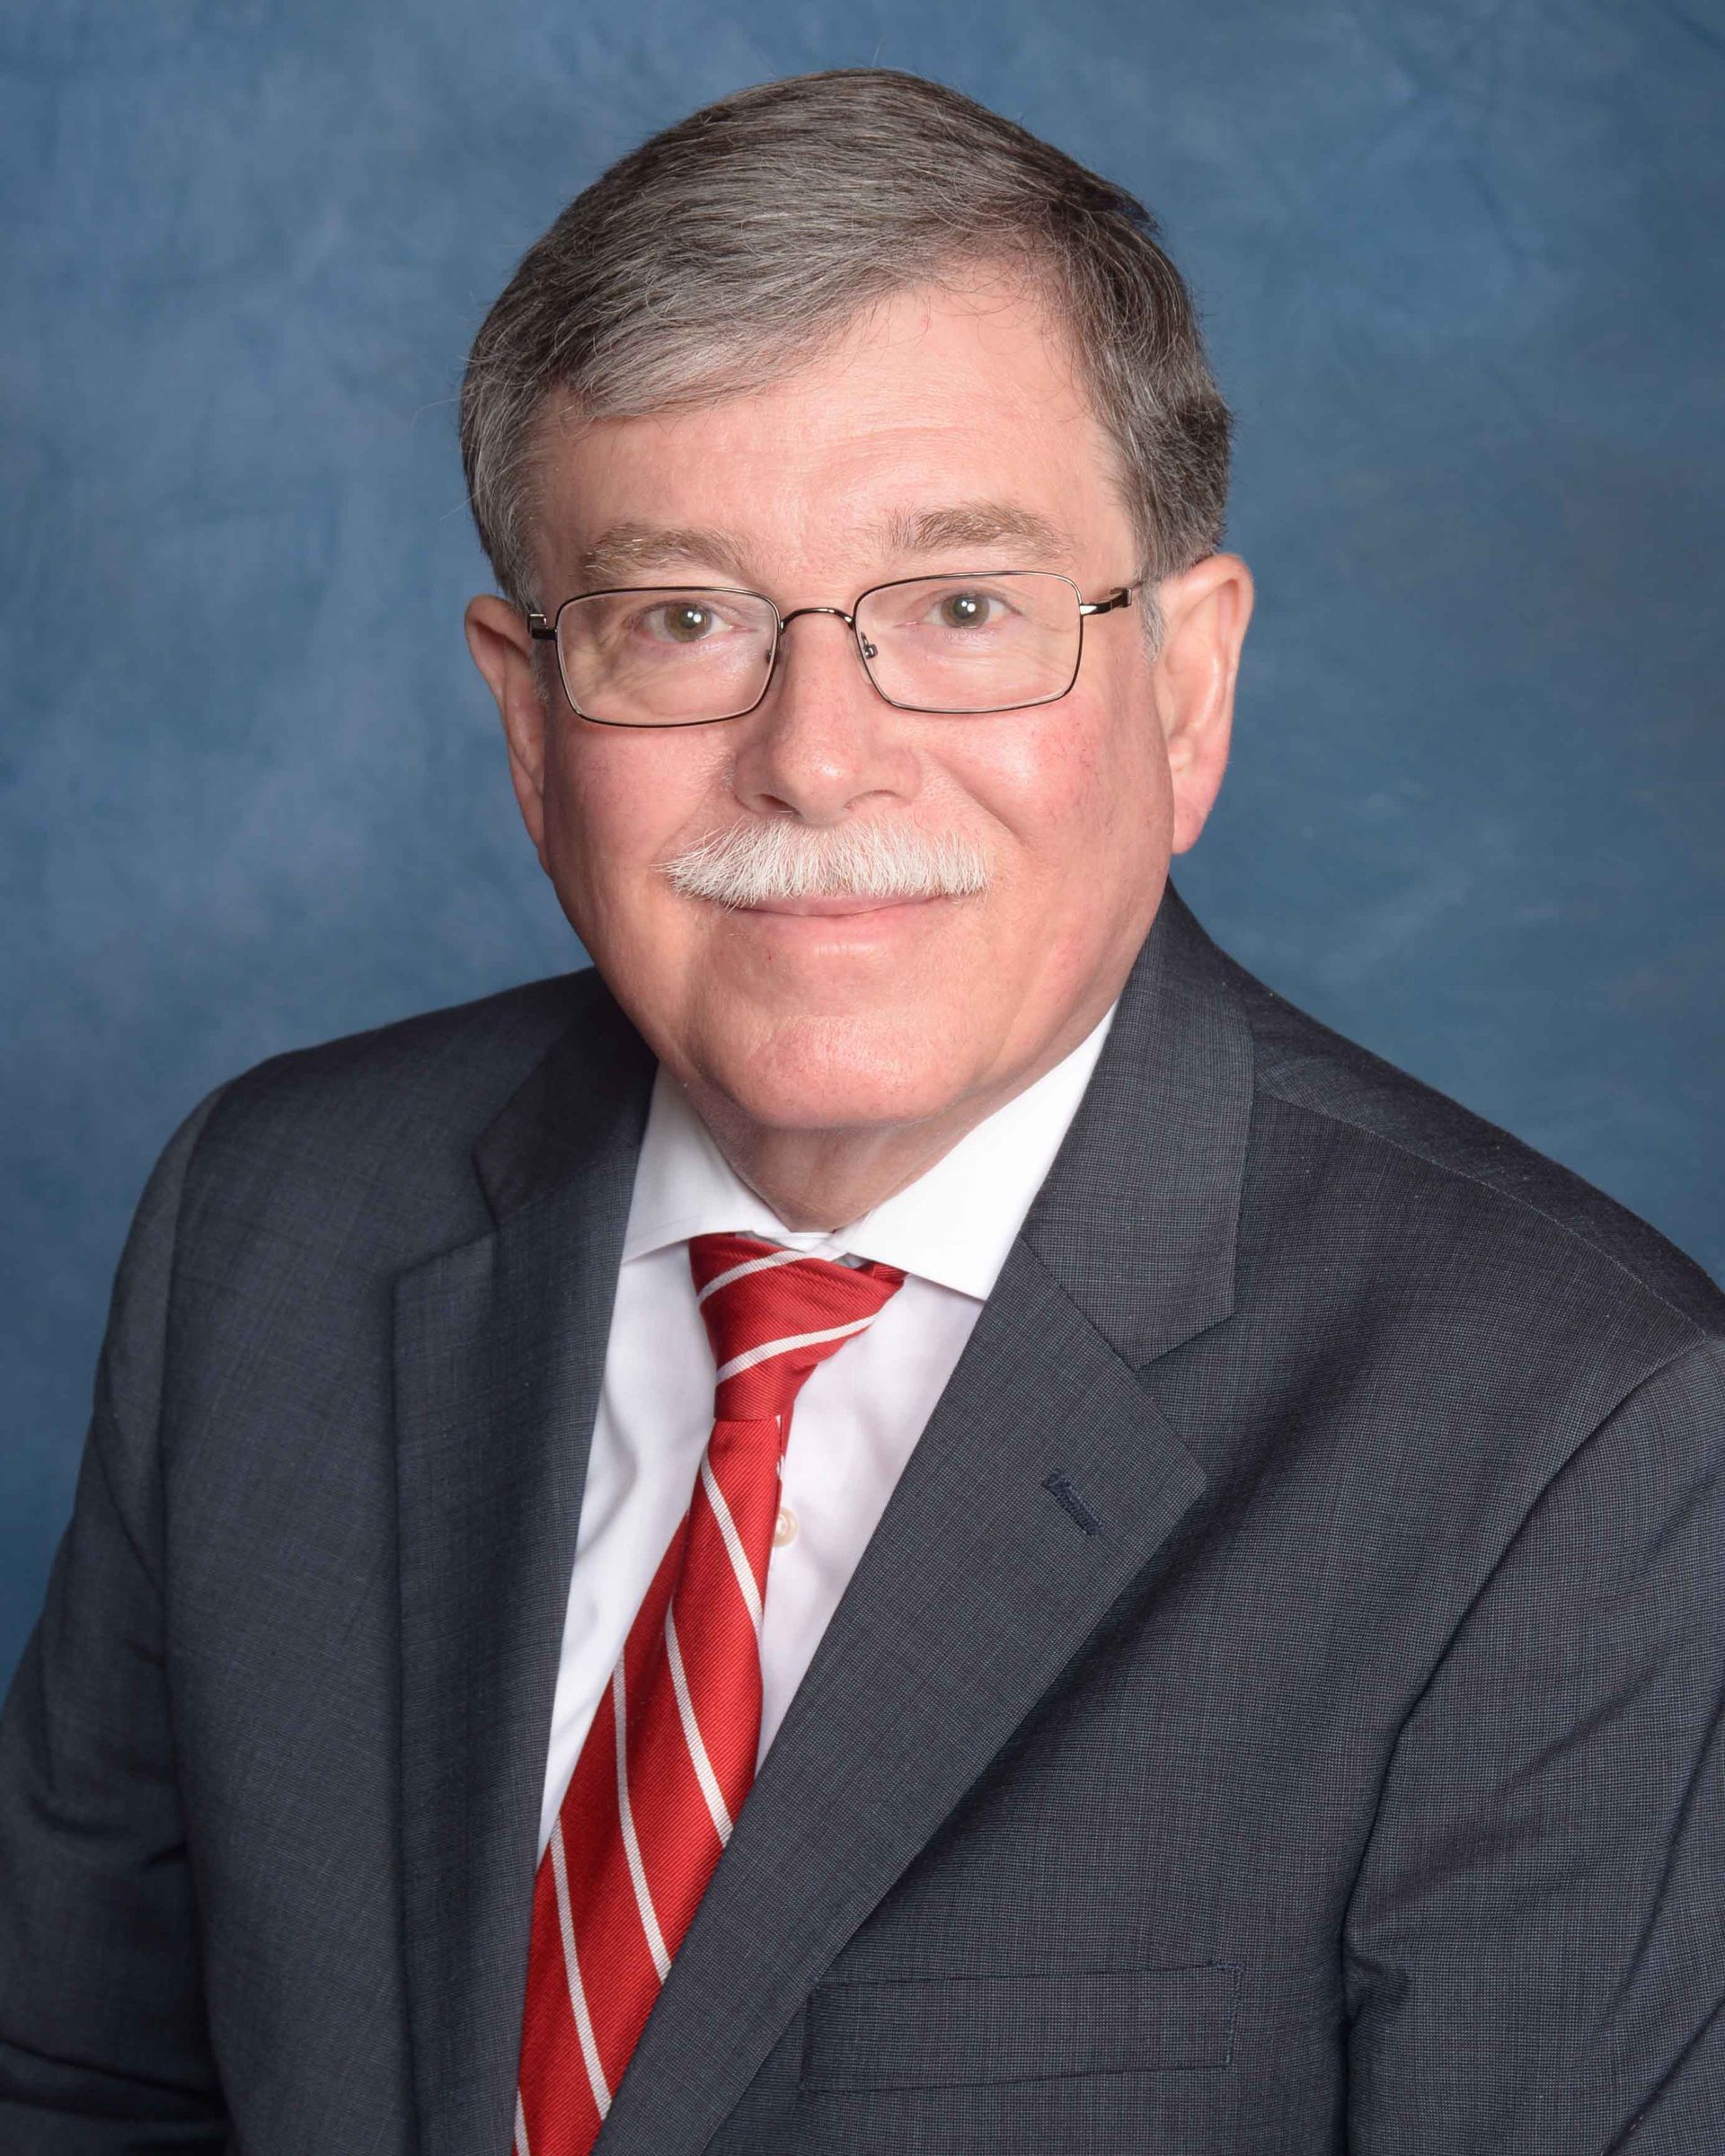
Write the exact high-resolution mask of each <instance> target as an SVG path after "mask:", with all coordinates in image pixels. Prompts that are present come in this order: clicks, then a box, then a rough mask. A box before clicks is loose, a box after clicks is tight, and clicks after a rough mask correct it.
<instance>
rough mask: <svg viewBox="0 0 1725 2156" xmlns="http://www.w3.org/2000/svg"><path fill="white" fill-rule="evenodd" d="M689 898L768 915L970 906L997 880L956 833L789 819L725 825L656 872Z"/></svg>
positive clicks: (974, 847)
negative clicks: (910, 902) (959, 901)
mask: <svg viewBox="0 0 1725 2156" xmlns="http://www.w3.org/2000/svg"><path fill="white" fill-rule="evenodd" d="M659 870H660V872H661V873H662V874H663V875H664V876H666V877H667V878H668V879H669V881H670V883H671V885H672V886H673V888H675V889H677V890H678V891H680V892H681V893H682V894H683V896H684V897H686V898H711V899H712V900H713V901H714V902H715V903H716V904H718V905H720V906H764V905H768V904H771V903H772V902H773V901H774V900H779V899H787V898H878V899H882V900H886V899H894V898H968V897H973V896H974V895H975V894H976V893H977V892H978V891H982V890H985V889H986V888H987V886H988V882H989V879H990V877H991V876H992V874H993V872H994V862H993V860H992V858H991V857H990V855H989V853H988V852H987V849H986V847H984V846H981V845H979V844H977V842H976V841H975V840H974V839H969V838H962V837H960V836H958V835H956V834H953V833H940V834H933V833H929V832H926V831H922V830H919V829H918V828H917V827H916V825H914V824H908V823H893V822H888V821H877V822H871V823H853V824H835V825H833V826H828V827H817V826H809V825H808V824H803V823H800V822H798V820H797V819H796V818H795V817H792V816H780V817H754V818H751V819H750V820H749V821H747V822H746V823H737V824H730V825H727V826H726V827H725V828H724V829H723V830H722V831H714V832H712V833H710V834H709V835H708V836H707V837H705V838H703V839H701V840H700V841H698V842H697V844H694V845H693V846H689V847H686V848H685V850H684V851H683V852H682V853H674V854H672V855H671V856H670V858H669V859H668V860H667V861H662V862H659Z"/></svg>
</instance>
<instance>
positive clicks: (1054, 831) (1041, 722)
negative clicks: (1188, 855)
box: [957, 697, 1170, 899]
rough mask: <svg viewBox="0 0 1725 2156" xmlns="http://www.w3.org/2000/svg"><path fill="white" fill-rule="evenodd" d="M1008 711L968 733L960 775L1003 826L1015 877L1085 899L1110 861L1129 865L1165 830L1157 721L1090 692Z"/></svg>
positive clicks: (1103, 878) (1095, 892)
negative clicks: (1012, 719) (980, 734)
mask: <svg viewBox="0 0 1725 2156" xmlns="http://www.w3.org/2000/svg"><path fill="white" fill-rule="evenodd" d="M1017 720H1018V723H1016V724H1015V725H1013V726H1012V727H1011V728H1010V729H1003V730H1002V731H1000V732H999V733H997V734H995V735H994V736H992V737H990V738H987V739H986V741H985V740H982V739H980V738H978V740H977V742H976V743H975V744H974V753H972V754H970V755H968V756H967V757H966V759H965V764H966V768H965V769H964V770H963V772H962V773H960V774H957V775H959V777H960V783H961V784H962V786H963V788H964V790H965V791H967V792H969V794H970V795H971V796H972V797H973V798H974V799H975V800H977V801H978V802H979V803H980V804H981V806H982V807H983V808H985V809H986V811H987V813H988V814H989V815H990V816H991V817H993V818H994V820H995V822H996V823H998V824H1000V825H1001V826H1004V828H1005V830H1006V831H1007V832H1009V833H1010V834H1011V836H1012V839H1013V841H1014V842H1015V844H1014V846H1013V855H1014V859H1015V864H1016V867H1017V870H1018V875H1019V877H1021V878H1022V879H1023V880H1024V881H1025V882H1027V883H1028V884H1030V885H1031V886H1032V887H1036V886H1046V885H1048V884H1049V883H1054V884H1056V885H1057V886H1059V887H1060V888H1061V891H1062V893H1063V895H1069V896H1071V897H1074V898H1079V897H1084V896H1085V895H1086V893H1087V894H1088V895H1089V897H1091V898H1092V899H1093V898H1094V897H1098V896H1100V895H1101V892H1100V889H1099V886H1105V885H1106V882H1107V879H1108V874H1109V871H1110V868H1112V869H1114V870H1117V871H1124V870H1128V869H1130V868H1135V867H1136V866H1137V863H1138V862H1139V861H1140V860H1141V858H1142V857H1144V856H1145V855H1146V853H1148V854H1154V851H1155V849H1156V847H1157V845H1158V844H1159V843H1161V842H1162V841H1163V838H1164V837H1165V834H1166V830H1167V827H1168V823H1169V816H1170V803H1169V789H1168V772H1167V759H1166V757H1165V755H1163V754H1162V747H1161V738H1160V732H1159V729H1157V727H1156V725H1155V721H1154V718H1153V717H1152V716H1151V715H1150V714H1149V713H1148V712H1147V711H1146V712H1145V713H1144V714H1143V715H1142V716H1139V715H1137V714H1136V713H1133V712H1131V711H1129V710H1127V711H1125V713H1124V715H1122V707H1121V706H1119V705H1112V706H1110V704H1108V703H1106V702H1103V701H1102V700H1101V698H1100V697H1098V698H1094V699H1089V700H1086V701H1084V702H1076V701H1075V700H1074V699H1072V698H1067V699H1064V700H1063V701H1062V702H1059V703H1057V704H1049V705H1048V706H1046V707H1044V708H1043V709H1041V710H1039V711H1026V712H1022V713H1020V714H1017ZM1080 869H1082V870H1083V873H1082V875H1079V874H1078V872H1077V871H1078V870H1080Z"/></svg>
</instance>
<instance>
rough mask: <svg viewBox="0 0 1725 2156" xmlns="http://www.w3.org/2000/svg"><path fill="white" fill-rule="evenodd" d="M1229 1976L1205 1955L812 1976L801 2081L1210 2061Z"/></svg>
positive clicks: (931, 2082) (820, 2085)
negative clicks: (1112, 1963)
mask: <svg viewBox="0 0 1725 2156" xmlns="http://www.w3.org/2000/svg"><path fill="white" fill-rule="evenodd" d="M1238 1977H1239V1971H1238V1970H1237V1969H1235V1968H1232V1967H1229V1966H1225V1965H1224V1964H1221V1963H1216V1962H1211V1963H1206V1964H1204V1965H1202V1966H1198V1967H1194V1968H1183V1969H1119V1970H1110V1971H1107V1972H1099V1973H1096V1974H1093V1975H1039V1976H931V1977H916V1978H900V1979H896V1980H892V1981H888V1982H879V1981H871V1982H866V1983H835V1984H821V1985H819V1986H818V1987H817V1989H816V1991H815V1993H814V1995H813V1997H812V1998H811V1999H810V2001H809V2019H808V2022H807V2025H806V2030H805V2035H804V2042H803V2055H802V2076H801V2084H802V2087H803V2088H804V2090H808V2091H809V2092H810V2093H816V2092H825V2091H830V2092H832V2093H835V2094H836V2093H838V2092H841V2091H844V2090H865V2089H877V2090H879V2089H942V2088H957V2087H961V2086H964V2085H966V2084H974V2083H977V2082H1004V2081H1045V2080H1049V2079H1058V2078H1064V2077H1066V2076H1070V2075H1079V2074H1095V2073H1162V2072H1204V2071H1210V2072H1215V2071H1217V2070H1219V2069H1222V2068H1225V2067H1226V2066H1227V2065H1228V2064H1229V2063H1230V2061H1231V2059H1232V2056H1233V2050H1234V1994H1235V1988H1236V1984H1237V1980H1238Z"/></svg>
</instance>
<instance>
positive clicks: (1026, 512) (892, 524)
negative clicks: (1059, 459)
mask: <svg viewBox="0 0 1725 2156" xmlns="http://www.w3.org/2000/svg"><path fill="white" fill-rule="evenodd" d="M881 530H882V534H883V535H884V537H885V538H886V540H887V543H888V544H889V546H890V547H891V548H892V551H893V552H895V553H898V554H940V553H945V552H948V551H949V550H950V549H951V548H952V547H955V546H997V545H999V543H1001V542H1002V541H1003V540H1007V541H1010V542H1011V543H1013V544H1014V545H1021V546H1028V547H1031V548H1033V549H1034V550H1035V552H1037V553H1038V554H1039V555H1048V554H1070V553H1072V552H1074V548H1073V543H1072V539H1071V537H1070V535H1068V534H1067V533H1066V532H1064V531H1062V530H1061V528H1060V526H1058V525H1057V524H1054V523H1051V522H1050V521H1049V519H1048V517H1044V516H1042V515H1040V514H1039V512H1038V511H1037V510H1035V509H1027V508H1022V507H1021V506H1020V505H1019V504H1018V503H1016V502H1011V501H960V502H955V503H953V504H952V505H951V507H950V508H940V509H921V510H918V511H916V512H915V513H914V514H913V513H911V512H908V511H905V510H897V511H895V512H894V513H893V514H892V515H891V516H889V517H887V518H885V519H884V521H883V523H882V526H881Z"/></svg>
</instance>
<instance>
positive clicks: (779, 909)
mask: <svg viewBox="0 0 1725 2156" xmlns="http://www.w3.org/2000/svg"><path fill="white" fill-rule="evenodd" d="M938 904H939V899H938V897H936V896H935V895H933V894H932V893H924V894H922V895H920V896H918V897H915V898H862V897H855V896H849V897H818V898H769V899H766V900H765V901H764V902H763V903H762V904H760V905H758V906H739V908H738V909H737V910H738V911H739V913H745V914H777V915H784V916H785V917H787V918H789V919H791V920H801V921H836V920H847V919H849V918H851V917H852V916H853V915H858V914H899V913H907V912H909V911H911V910H912V909H914V908H915V907H917V906H934V905H938Z"/></svg>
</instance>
